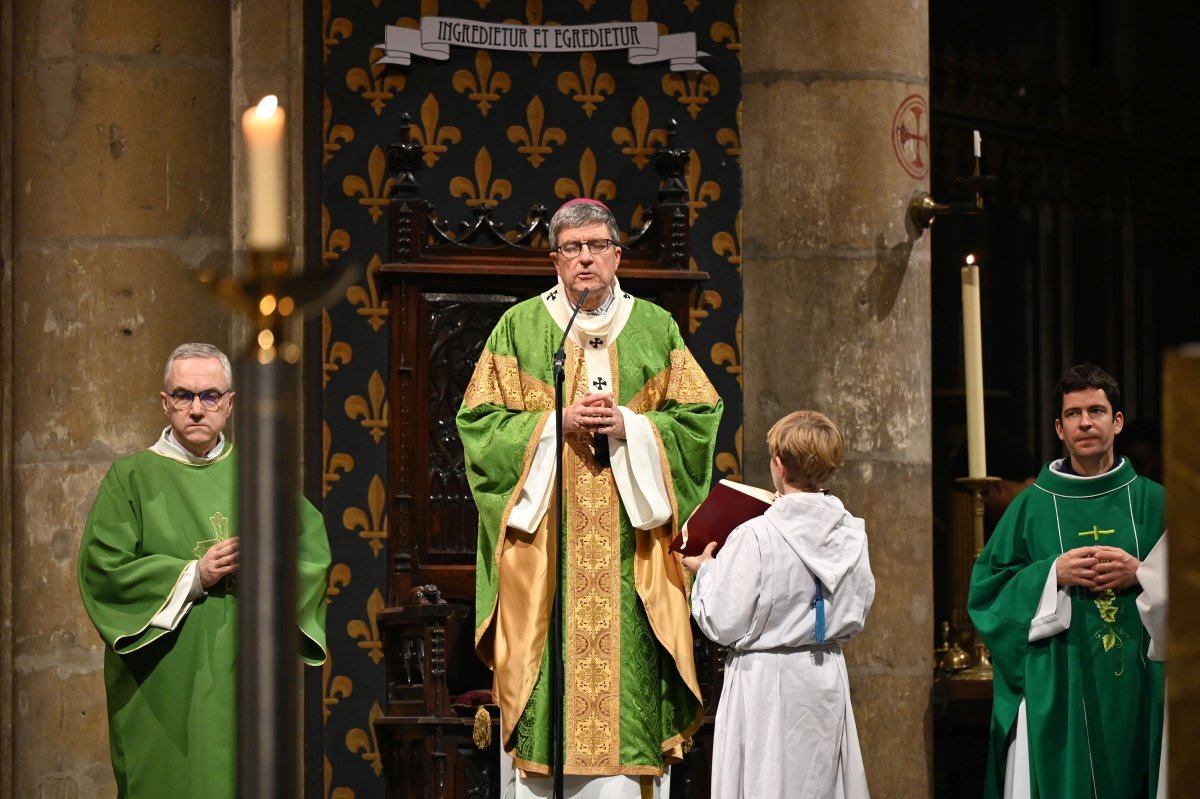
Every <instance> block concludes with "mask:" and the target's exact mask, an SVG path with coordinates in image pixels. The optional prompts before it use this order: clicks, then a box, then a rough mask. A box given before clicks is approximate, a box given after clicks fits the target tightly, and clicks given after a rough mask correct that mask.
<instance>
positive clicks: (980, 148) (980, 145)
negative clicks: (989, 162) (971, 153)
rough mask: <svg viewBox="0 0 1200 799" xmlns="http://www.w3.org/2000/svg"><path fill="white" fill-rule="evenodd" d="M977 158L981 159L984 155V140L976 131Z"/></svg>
mask: <svg viewBox="0 0 1200 799" xmlns="http://www.w3.org/2000/svg"><path fill="white" fill-rule="evenodd" d="M974 139H975V157H976V158H979V157H980V155H982V153H983V139H981V138H979V131H975V136H974Z"/></svg>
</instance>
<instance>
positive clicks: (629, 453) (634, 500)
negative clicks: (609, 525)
mask: <svg viewBox="0 0 1200 799" xmlns="http://www.w3.org/2000/svg"><path fill="white" fill-rule="evenodd" d="M618 410H620V411H621V415H622V416H623V417H625V439H624V440H621V439H616V438H610V439H609V449H610V453H609V460H610V461H611V463H612V471H613V479H614V480H615V481H616V483H617V493H619V494H620V495H621V504H622V505H624V506H625V513H626V514H628V516H629V522H630V524H632V525H633V526H634V527H636V528H637V529H639V530H650V529H653V528H655V527H658V526H659V525H662V524H665V523H666V522H667V521H668V520H670V518H671V499H670V497H669V496H668V494H667V484H666V481H665V480H664V478H663V470H662V458H661V456H660V455H659V451H658V439H657V438H656V437H655V435H654V427H653V425H651V424H650V420H649V419H647V418H646V417H645V416H641V415H639V414H636V413H634V412H633V411H631V410H629V409H628V408H626V407H624V406H619V407H618Z"/></svg>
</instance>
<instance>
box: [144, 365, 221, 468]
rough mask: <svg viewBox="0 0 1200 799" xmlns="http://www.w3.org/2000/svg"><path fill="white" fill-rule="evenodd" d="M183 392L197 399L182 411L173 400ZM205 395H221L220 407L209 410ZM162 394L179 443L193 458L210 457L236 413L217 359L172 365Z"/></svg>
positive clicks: (168, 417) (218, 403)
mask: <svg viewBox="0 0 1200 799" xmlns="http://www.w3.org/2000/svg"><path fill="white" fill-rule="evenodd" d="M180 389H183V390H185V391H190V392H191V393H192V394H194V395H197V396H194V397H193V398H192V401H191V402H190V403H188V404H187V405H186V406H184V407H179V406H178V405H177V403H176V401H175V398H174V397H173V396H171V395H172V394H173V393H174V392H176V391H179V390H180ZM202 391H218V392H220V393H221V397H220V398H219V399H218V400H217V403H216V407H214V408H207V407H205V405H204V403H203V402H202V401H201V399H200V397H199V396H198V395H199V394H200V393H201V392H202ZM159 393H160V395H161V397H162V408H163V413H165V414H166V415H167V420H168V421H169V422H170V423H171V431H172V432H173V433H174V434H175V440H176V441H177V442H178V443H179V445H180V446H182V447H183V448H184V449H186V450H187V451H188V452H191V453H192V454H193V455H207V454H208V453H209V452H210V451H211V450H212V448H213V447H215V446H216V445H217V439H218V438H219V437H220V435H221V431H222V430H224V429H225V425H226V423H227V422H228V421H229V415H230V414H231V413H232V412H233V397H234V392H232V391H230V390H229V380H228V378H227V377H226V376H225V370H224V369H223V368H222V367H221V362H220V361H219V360H218V359H216V358H181V359H179V360H177V361H175V362H174V363H172V364H171V371H170V374H168V375H167V390H166V391H162V392H159Z"/></svg>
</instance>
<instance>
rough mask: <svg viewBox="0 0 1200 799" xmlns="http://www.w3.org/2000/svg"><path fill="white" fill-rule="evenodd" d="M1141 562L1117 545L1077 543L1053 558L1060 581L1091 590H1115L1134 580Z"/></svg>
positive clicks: (1135, 582) (1133, 583)
mask: <svg viewBox="0 0 1200 799" xmlns="http://www.w3.org/2000/svg"><path fill="white" fill-rule="evenodd" d="M1141 565H1142V562H1141V561H1140V560H1138V559H1137V558H1135V557H1134V556H1133V555H1130V554H1129V553H1128V552H1126V551H1125V550H1123V549H1119V548H1118V547H1101V546H1095V547H1079V548H1078V549H1072V550H1069V551H1067V552H1064V553H1063V554H1061V555H1059V556H1058V559H1057V560H1055V561H1054V569H1055V573H1056V575H1057V577H1058V584H1059V585H1081V586H1083V587H1084V588H1087V589H1090V590H1092V591H1097V592H1099V591H1106V590H1108V589H1110V588H1111V589H1112V590H1114V591H1115V590H1118V589H1121V588H1128V587H1129V586H1131V585H1136V584H1137V581H1138V580H1137V570H1138V566H1141Z"/></svg>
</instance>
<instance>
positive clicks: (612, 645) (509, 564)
mask: <svg viewBox="0 0 1200 799" xmlns="http://www.w3.org/2000/svg"><path fill="white" fill-rule="evenodd" d="M560 290H561V288H560V289H558V290H555V291H550V292H546V293H544V294H543V295H542V296H541V297H534V298H532V299H530V300H527V301H525V302H523V303H520V304H518V305H516V306H514V307H513V308H511V309H509V311H508V312H507V313H505V315H504V316H503V317H502V318H501V320H500V322H499V323H498V324H497V326H496V328H495V330H494V331H493V332H492V334H491V336H490V337H489V338H488V341H487V344H486V347H485V349H484V352H483V354H482V356H481V357H480V360H479V362H478V364H477V366H476V369H475V372H474V375H473V376H472V379H471V383H470V385H469V387H468V389H467V391H466V394H465V396H464V400H463V405H462V408H461V410H460V411H459V415H458V429H459V433H460V435H461V437H462V442H463V447H464V450H465V453H466V468H467V474H468V478H469V480H470V483H471V489H472V492H473V494H474V498H475V503H476V505H477V507H478V509H479V539H478V557H477V571H476V628H475V640H476V647H477V651H478V653H479V655H480V657H481V658H482V659H483V660H484V662H485V663H487V664H488V666H489V667H491V668H493V669H494V671H495V682H494V686H495V697H496V702H497V703H498V704H499V705H500V708H501V717H502V720H503V729H502V731H501V735H502V738H501V740H502V743H503V745H504V747H505V749H506V750H508V751H509V752H510V753H511V754H512V756H513V762H514V763H515V764H516V765H517V766H519V767H521V768H523V769H524V770H525V771H526V772H528V773H531V774H546V773H548V772H549V767H548V765H547V764H548V763H549V762H550V760H551V742H550V736H549V727H550V723H549V713H550V707H551V697H550V691H549V675H550V652H549V647H548V646H547V645H546V642H547V635H548V627H549V618H550V609H551V603H552V599H553V591H554V584H553V579H554V574H555V573H556V568H555V558H556V557H557V554H556V551H555V547H554V546H552V543H553V539H552V537H551V534H550V531H551V529H552V527H553V520H554V518H555V507H554V500H553V498H552V499H551V504H550V508H549V510H548V511H547V512H546V513H545V514H544V516H542V517H541V521H540V525H539V526H538V527H537V529H536V530H535V531H533V532H532V533H526V532H522V531H520V530H517V529H516V528H513V527H510V526H509V525H508V521H509V515H510V513H511V512H512V510H513V507H514V505H516V503H517V501H518V495H519V494H520V493H521V490H522V487H523V486H524V484H525V481H526V478H527V477H528V474H529V469H530V465H531V463H532V462H533V459H534V455H535V452H536V451H537V449H538V444H539V439H540V438H541V436H542V433H543V430H544V428H545V426H546V425H549V426H550V430H551V431H552V430H553V428H554V375H553V363H552V358H553V353H554V351H555V349H556V348H557V346H558V342H559V340H560V339H561V337H562V327H561V322H560V321H556V320H555V318H554V317H553V316H552V315H551V308H552V307H553V302H554V301H555V299H556V298H557V296H558V294H557V292H558V291H560ZM615 290H616V291H617V292H618V300H619V301H620V302H619V306H620V310H619V311H614V313H615V314H619V315H621V319H622V322H621V324H620V325H619V326H618V327H616V328H614V329H613V335H612V336H611V337H610V338H602V337H589V335H587V334H586V333H582V332H577V331H573V333H572V339H570V340H568V341H567V345H566V364H565V369H564V376H565V379H564V394H565V397H564V405H565V406H569V405H571V404H572V403H574V402H575V401H577V400H578V399H580V398H581V397H583V396H584V395H585V394H587V393H588V391H589V383H591V386H590V388H591V390H597V389H598V388H600V386H601V384H598V383H597V382H596V375H595V363H596V361H595V360H594V359H595V358H597V357H598V355H597V353H602V354H603V355H602V356H600V357H602V358H603V362H604V367H603V370H602V371H604V373H605V375H606V378H605V379H604V381H603V383H602V385H603V388H602V390H605V391H612V392H613V393H614V397H615V399H616V402H617V404H618V405H621V406H624V407H625V408H627V409H629V410H630V411H632V412H633V413H635V414H639V415H641V416H643V417H644V418H645V419H646V420H648V421H649V423H650V425H651V426H652V432H653V436H654V439H655V443H656V446H657V454H656V455H655V456H654V457H655V458H656V460H657V462H656V463H655V464H654V467H653V470H654V471H657V472H658V473H659V474H660V475H661V477H662V480H663V482H664V483H665V486H666V493H667V495H668V496H669V502H670V506H671V507H670V509H669V510H670V513H669V516H670V518H669V519H668V520H667V521H666V522H665V523H663V524H661V525H658V526H655V527H653V528H652V529H646V530H641V529H635V528H634V527H633V525H631V523H630V520H629V514H628V513H627V510H626V508H625V506H624V505H623V504H622V502H621V496H620V495H619V494H618V489H617V485H616V481H615V479H614V476H613V471H612V468H611V467H609V466H602V465H600V464H599V463H597V461H596V458H595V453H594V449H593V443H592V437H591V435H589V434H583V433H569V434H567V435H566V436H565V439H566V441H565V446H564V454H563V485H564V490H565V494H566V512H565V513H564V514H563V518H564V530H563V533H564V541H565V553H566V555H565V557H566V569H565V570H564V572H565V574H564V578H563V579H564V583H563V597H564V611H563V623H564V630H563V642H564V651H565V658H564V660H565V683H566V684H565V701H564V707H565V717H566V718H565V723H564V725H563V728H564V731H565V744H564V749H565V764H564V772H565V773H567V774H581V775H612V774H643V775H658V774H661V773H662V769H663V767H664V765H666V764H669V763H670V762H674V761H675V760H677V759H678V758H679V757H680V756H681V754H682V751H683V744H684V741H685V739H687V738H689V737H690V735H691V734H692V732H694V731H695V729H696V728H697V727H698V726H699V723H700V719H701V712H702V708H701V703H700V692H699V686H698V683H697V680H696V670H695V662H694V659H693V654H692V635H691V627H690V616H689V609H688V600H687V596H688V589H689V587H690V582H689V581H688V580H687V578H686V576H685V573H684V570H683V568H682V566H681V564H680V563H679V559H678V556H677V555H676V554H674V553H671V552H669V551H668V549H667V547H668V544H669V543H670V540H671V538H672V536H673V535H674V534H675V532H676V530H677V528H678V526H679V525H680V524H681V523H682V520H685V519H686V518H687V517H688V515H689V514H690V513H691V512H692V510H693V509H694V508H695V507H696V505H697V504H699V502H700V501H701V500H702V499H703V498H704V497H705V496H706V495H707V492H708V489H709V482H710V478H711V473H712V458H713V449H714V446H715V437H716V429H717V424H718V422H719V421H720V416H721V410H722V404H721V400H720V398H719V397H718V396H717V394H716V391H715V390H714V389H713V387H712V384H711V383H710V382H709V380H708V378H707V377H706V376H705V375H704V373H703V371H702V370H701V369H700V366H699V364H697V363H696V361H695V359H694V358H693V357H692V355H691V353H690V352H688V350H687V347H686V346H685V344H684V342H683V339H682V337H681V335H680V333H679V329H678V327H677V325H676V324H675V322H674V320H673V319H672V317H671V316H670V315H669V314H668V313H667V312H666V311H664V310H663V309H662V308H659V307H658V306H656V305H654V304H652V303H648V302H645V301H641V300H635V299H633V298H631V297H630V296H629V295H627V294H624V293H623V292H620V289H619V286H618V287H617V288H616V289H615ZM560 302H561V300H560ZM585 348H590V349H592V350H594V351H593V352H591V354H590V355H588V356H587V357H588V358H590V359H593V360H592V361H590V363H591V364H592V366H590V367H589V366H587V365H586V364H585ZM604 356H606V357H604ZM589 369H591V370H592V372H593V373H592V374H591V376H590V377H589V374H588V371H589ZM610 381H611V382H610ZM647 471H650V470H647ZM643 478H644V479H645V480H646V481H650V480H652V479H657V476H656V475H652V474H645V475H640V476H639V478H638V479H639V480H641V479H643Z"/></svg>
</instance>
